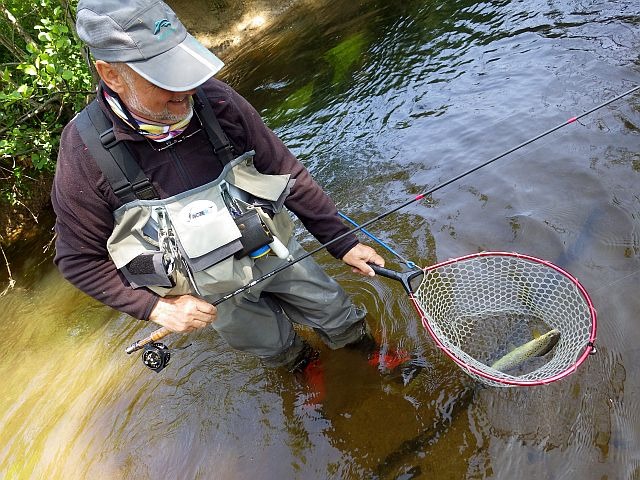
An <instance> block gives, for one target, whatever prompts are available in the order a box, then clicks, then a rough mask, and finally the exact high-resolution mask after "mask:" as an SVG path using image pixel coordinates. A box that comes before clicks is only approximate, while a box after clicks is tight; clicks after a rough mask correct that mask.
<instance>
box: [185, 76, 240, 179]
mask: <svg viewBox="0 0 640 480" xmlns="http://www.w3.org/2000/svg"><path fill="white" fill-rule="evenodd" d="M194 106H195V109H196V110H197V111H198V113H199V114H200V115H201V116H202V123H203V127H204V130H205V132H206V133H207V137H209V142H211V144H212V145H213V152H214V153H215V154H216V156H217V157H218V160H220V163H222V166H223V167H224V166H225V165H226V164H228V163H229V162H230V161H231V160H233V159H234V158H235V155H234V152H233V146H232V145H231V142H230V141H229V139H228V138H227V135H226V134H225V133H224V131H223V130H222V127H221V126H220V122H218V118H217V117H216V114H215V113H213V108H211V104H210V103H209V99H208V98H207V96H206V95H205V93H204V90H202V87H198V88H196V99H195V102H194Z"/></svg>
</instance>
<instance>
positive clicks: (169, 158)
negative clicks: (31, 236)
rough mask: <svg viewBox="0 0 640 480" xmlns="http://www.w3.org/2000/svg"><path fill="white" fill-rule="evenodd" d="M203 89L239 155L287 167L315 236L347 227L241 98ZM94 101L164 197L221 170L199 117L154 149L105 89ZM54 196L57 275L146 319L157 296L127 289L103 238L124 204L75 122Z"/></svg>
mask: <svg viewBox="0 0 640 480" xmlns="http://www.w3.org/2000/svg"><path fill="white" fill-rule="evenodd" d="M203 88H204V91H205V93H206V95H207V97H208V99H209V101H210V103H211V106H212V108H213V111H214V112H215V114H216V116H217V117H218V120H219V121H220V125H221V126H222V129H223V130H224V131H225V133H226V134H227V136H228V137H229V140H230V141H231V143H232V144H233V146H234V149H235V152H236V154H241V153H244V152H246V151H249V150H255V152H256V156H255V158H254V165H255V167H256V168H257V169H258V171H260V172H262V173H267V174H285V173H288V174H291V177H292V178H295V179H296V183H295V185H294V187H293V189H292V191H291V193H290V195H289V197H288V198H287V200H286V202H285V205H286V206H287V207H288V208H289V209H290V210H291V211H293V212H294V213H295V214H296V215H297V216H298V218H299V219H300V220H301V221H302V223H303V224H304V225H305V227H306V228H307V230H309V232H310V233H311V234H313V235H314V236H315V237H316V238H317V239H318V241H320V242H321V243H325V242H327V241H329V240H331V239H333V238H336V237H337V236H339V235H341V234H343V233H345V232H347V231H348V228H347V227H346V226H345V225H344V224H343V223H342V222H341V221H340V219H339V217H338V216H337V210H336V207H335V205H334V203H333V201H332V200H331V199H330V198H329V197H328V196H327V195H326V194H325V193H324V192H323V191H322V189H321V188H320V186H319V185H318V184H317V183H316V182H315V181H314V180H313V179H312V178H311V176H310V175H309V172H308V171H307V170H306V169H305V168H304V166H303V165H302V164H301V163H300V162H299V161H298V160H297V159H296V158H295V157H294V155H293V154H292V153H291V152H290V151H289V150H288V149H287V147H286V146H285V145H284V144H283V143H282V142H281V141H280V139H278V137H277V136H276V135H275V134H274V133H273V132H272V131H271V130H269V129H268V128H267V127H266V126H265V124H264V123H263V121H262V119H261V118H260V115H259V114H258V112H256V110H255V109H254V108H253V107H252V106H251V105H250V104H249V103H248V102H247V101H246V100H245V99H244V98H242V97H241V96H240V95H239V94H238V93H237V92H235V91H234V90H233V89H232V88H231V87H229V86H228V85H226V84H224V83H222V82H221V81H219V80H216V79H211V80H209V81H207V82H206V83H205V84H204V85H203ZM98 101H99V102H100V105H101V107H102V110H103V111H104V112H105V113H106V114H107V116H108V117H109V118H111V120H112V121H113V124H114V132H115V135H116V138H117V139H119V140H126V141H128V144H129V146H130V147H131V148H132V150H133V151H134V152H135V154H136V157H137V159H138V162H139V164H140V166H141V167H142V170H143V171H144V172H145V174H146V175H147V177H148V178H149V180H150V181H151V183H153V185H154V187H155V188H156V191H157V192H158V194H159V196H160V197H161V198H166V197H169V196H172V195H175V194H177V193H180V192H183V191H186V190H189V189H192V188H195V187H198V186H200V185H203V184H205V183H208V182H210V181H213V180H215V179H216V178H217V177H218V176H219V175H220V172H221V170H222V169H221V166H220V162H218V160H217V159H216V158H215V155H214V153H213V148H212V147H211V144H210V143H209V141H208V139H207V137H206V134H205V132H204V131H203V130H200V131H198V130H199V129H200V127H201V126H200V123H199V121H198V119H197V117H196V116H194V118H193V120H192V121H191V123H190V125H189V126H188V127H187V130H186V131H185V132H184V133H183V135H184V136H185V137H186V136H187V135H190V134H192V133H193V132H196V133H195V134H194V135H192V136H190V137H189V138H188V139H186V140H185V141H183V142H181V143H177V144H175V145H174V146H172V147H169V148H167V149H166V150H162V151H157V150H156V149H157V148H158V144H156V145H152V142H151V141H149V140H147V139H145V138H144V137H142V136H141V135H140V134H138V133H136V132H135V131H133V130H132V129H131V128H130V127H128V126H127V125H126V124H124V123H123V122H122V121H121V120H120V119H119V118H117V117H115V115H114V114H113V113H112V112H111V111H110V110H109V108H108V107H107V106H106V105H105V104H104V101H103V100H102V95H98ZM154 147H155V148H154ZM51 201H52V204H53V208H54V210H55V213H56V216H57V217H56V227H55V230H56V256H55V259H54V262H55V263H56V265H57V266H58V268H59V269H60V272H61V273H62V275H63V276H64V277H65V278H66V279H67V280H69V281H70V282H71V283H72V284H74V285H75V286H76V287H77V288H79V289H80V290H82V291H83V292H85V293H87V294H88V295H90V296H92V297H94V298H96V299H97V300H99V301H101V302H102V303H105V304H106V305H109V306H110V307H112V308H115V309H116V310H119V311H121V312H125V313H127V314H129V315H131V316H133V317H136V318H140V319H148V317H149V314H150V313H151V310H152V309H153V307H154V306H155V304H156V302H157V301H158V296H157V295H156V294H155V293H153V292H151V291H150V290H147V289H145V288H140V289H135V290H134V289H132V288H131V287H130V286H129V284H128V283H127V281H126V280H125V279H124V277H123V276H122V275H121V274H120V273H119V271H118V270H117V269H116V268H115V265H114V264H113V262H112V261H111V260H110V259H109V255H108V252H107V239H108V238H109V236H110V235H111V232H112V230H113V226H114V221H113V211H114V210H116V209H117V208H118V207H120V206H121V205H122V203H121V202H120V201H119V200H118V198H117V197H116V196H115V194H114V193H113V190H112V189H111V186H110V185H109V182H108V181H107V180H106V178H105V177H104V175H103V174H102V172H101V171H100V169H99V167H98V165H97V164H96V162H95V161H94V159H93V158H92V157H91V155H89V152H88V150H87V147H86V146H85V145H84V144H83V142H82V140H81V138H80V135H79V133H78V130H77V128H76V126H75V123H74V121H71V122H70V123H69V124H68V125H67V126H66V127H65V129H64V131H63V132H62V138H61V141H60V150H59V152H58V164H57V169H56V174H55V178H54V182H53V188H52V192H51ZM357 242H358V240H357V238H356V237H355V236H354V235H348V236H346V237H345V238H344V239H341V240H340V241H338V242H336V243H335V244H333V245H331V246H330V247H328V250H329V252H330V253H331V254H332V255H333V256H334V257H336V258H342V256H343V255H344V254H345V253H347V252H348V251H349V250H350V249H351V248H352V247H353V246H354V245H355V244H356V243H357Z"/></svg>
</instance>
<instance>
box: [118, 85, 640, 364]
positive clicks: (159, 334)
mask: <svg viewBox="0 0 640 480" xmlns="http://www.w3.org/2000/svg"><path fill="white" fill-rule="evenodd" d="M638 90H640V85H637V86H635V87H633V88H632V89H630V90H627V91H626V92H624V93H622V94H620V95H618V96H616V97H613V98H611V99H609V100H607V101H605V102H602V103H600V104H599V105H596V106H595V107H593V108H591V109H589V110H587V111H585V112H583V113H581V114H579V115H576V116H574V117H571V118H569V119H568V120H566V121H564V122H562V123H560V124H558V125H556V126H555V127H552V128H550V129H548V130H546V131H544V132H542V133H540V134H538V135H536V136H534V137H532V138H530V139H529V140H526V141H524V142H522V143H520V144H518V145H516V146H515V147H512V148H510V149H508V150H506V151H504V152H502V153H500V154H499V155H496V156H495V157H492V158H490V159H489V160H487V161H485V162H483V163H481V164H479V165H477V166H475V167H473V168H471V169H469V170H467V171H465V172H463V173H461V174H459V175H456V176H455V177H453V178H451V179H449V180H447V181H445V182H444V183H441V184H439V185H437V186H436V187H433V188H431V189H429V190H427V191H425V192H423V193H421V194H419V195H417V196H415V197H414V198H412V199H409V200H407V201H405V202H404V203H401V204H400V205H398V206H397V207H394V208H392V209H390V210H388V211H386V212H384V213H382V214H380V215H378V216H376V217H374V218H372V219H371V220H368V221H366V222H364V223H363V224H361V225H358V226H357V227H354V228H352V229H350V230H348V231H347V232H345V233H343V234H342V235H339V236H337V237H335V238H334V239H332V240H329V241H328V242H326V243H323V244H322V245H320V246H319V247H316V248H314V249H313V250H310V251H309V252H307V253H305V254H304V255H301V256H300V257H298V258H295V259H292V260H290V261H288V262H287V263H285V264H283V265H281V266H279V267H277V268H275V269H274V270H272V271H271V272H269V273H266V274H265V275H263V276H262V277H260V278H257V279H255V280H253V281H251V282H250V283H248V284H247V285H245V286H243V287H241V288H239V289H237V290H235V291H233V292H231V293H228V294H226V295H224V296H223V297H221V298H219V299H218V300H216V301H214V302H212V305H214V306H216V305H219V304H220V303H222V302H224V301H226V300H229V299H230V298H232V297H235V296H236V295H238V294H240V293H242V292H244V291H246V290H248V289H250V288H252V287H253V286H255V285H257V284H259V283H262V282H264V281H265V280H267V279H269V278H271V277H272V276H273V275H277V274H278V273H280V272H281V271H283V270H285V269H287V268H289V267H291V266H292V265H295V264H296V263H298V262H301V261H302V260H304V259H306V258H308V257H310V256H312V255H315V254H316V253H318V252H320V251H321V250H324V249H325V248H327V247H328V246H330V245H333V244H334V243H336V242H339V241H340V240H342V239H344V238H345V237H347V236H349V235H352V234H354V233H356V232H359V231H362V230H363V229H365V228H366V227H368V226H369V225H372V224H373V223H375V222H378V221H379V220H382V219H383V218H386V217H388V216H389V215H391V214H393V213H395V212H397V211H399V210H401V209H403V208H405V207H407V206H409V205H411V204H413V203H416V202H419V201H420V200H422V199H424V198H426V197H428V196H430V195H431V194H433V193H434V192H437V191H438V190H441V189H443V188H444V187H446V186H448V185H451V184H452V183H454V182H457V181H458V180H460V179H462V178H464V177H466V176H468V175H471V174H472V173H474V172H477V171H478V170H480V169H481V168H484V167H486V166H488V165H490V164H492V163H494V162H496V161H497V160H500V159H501V158H503V157H506V156H507V155H509V154H510V153H513V152H515V151H517V150H520V149H521V148H524V147H526V146H527V145H529V144H531V143H533V142H536V141H537V140H540V139H541V138H543V137H546V136H547V135H549V134H551V133H553V132H555V131H557V130H560V129H561V128H564V127H566V126H567V125H571V124H572V123H574V122H576V121H577V120H579V119H581V118H583V117H586V116H587V115H590V114H592V113H593V112H595V111H597V110H600V109H601V108H604V107H606V106H607V105H610V104H611V103H614V102H616V101H618V100H620V99H621V98H624V97H626V96H627V95H630V94H632V93H633V92H636V91H638ZM170 333H173V332H172V331H171V330H169V329H168V328H166V327H162V328H159V329H157V330H155V331H154V332H153V333H152V334H151V335H149V336H148V337H146V338H144V339H142V340H138V341H137V342H134V343H133V344H132V345H130V346H129V347H128V348H127V349H126V350H125V351H126V353H128V354H129V353H132V352H135V351H136V350H139V349H141V348H143V347H144V346H145V345H146V344H148V343H151V342H155V341H156V340H159V339H160V338H163V337H165V336H166V335H168V334H170Z"/></svg>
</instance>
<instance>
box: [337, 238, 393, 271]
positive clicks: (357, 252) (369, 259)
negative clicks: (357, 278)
mask: <svg viewBox="0 0 640 480" xmlns="http://www.w3.org/2000/svg"><path fill="white" fill-rule="evenodd" d="M342 261H343V262H344V263H346V264H347V265H351V267H353V268H352V269H351V270H352V271H353V273H359V274H360V275H369V276H370V277H373V276H374V275H375V272H374V271H373V269H372V268H371V267H370V266H369V265H367V263H375V264H376V265H379V266H381V267H384V258H382V257H381V256H380V255H378V254H377V253H376V251H375V250H374V249H373V248H371V247H369V246H368V245H364V244H362V243H358V244H357V245H356V246H355V247H353V248H352V249H351V250H349V251H348V252H347V253H346V254H345V256H344V257H342Z"/></svg>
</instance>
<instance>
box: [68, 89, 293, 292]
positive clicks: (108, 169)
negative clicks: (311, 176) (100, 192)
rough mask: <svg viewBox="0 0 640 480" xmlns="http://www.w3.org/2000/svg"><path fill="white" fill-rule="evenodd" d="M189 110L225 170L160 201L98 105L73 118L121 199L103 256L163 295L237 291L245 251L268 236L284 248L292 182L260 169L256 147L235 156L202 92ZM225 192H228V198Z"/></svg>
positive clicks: (246, 274)
mask: <svg viewBox="0 0 640 480" xmlns="http://www.w3.org/2000/svg"><path fill="white" fill-rule="evenodd" d="M194 107H195V108H196V109H197V111H198V114H199V116H200V118H201V119H202V123H203V128H204V130H205V132H206V133H207V136H208V138H209V141H210V143H211V144H212V146H213V151H214V153H215V154H216V157H217V159H218V161H220V162H221V164H222V166H223V170H222V173H221V175H220V176H219V177H218V179H216V180H214V181H213V182H210V183H208V184H205V185H202V186H200V187H197V188H194V189H192V190H189V191H186V192H183V193H180V194H178V195H175V196H173V197H169V198H165V199H160V198H159V197H158V195H157V192H156V191H155V189H154V188H153V185H152V184H151V182H150V181H149V179H148V178H147V177H146V175H145V174H144V172H142V169H141V168H140V166H139V165H138V162H137V161H136V160H135V157H134V156H133V154H132V152H131V151H130V150H129V149H128V147H127V145H126V142H117V141H115V136H114V135H113V129H112V125H111V122H110V120H109V119H108V118H106V117H105V115H104V113H103V112H102V110H101V109H100V107H99V105H98V104H97V102H95V101H94V102H92V104H90V105H89V106H88V107H87V108H86V109H85V110H83V112H81V113H80V115H79V116H78V118H77V119H76V125H77V128H78V131H79V133H80V135H81V137H82V139H83V141H84V143H85V145H86V146H87V148H88V149H89V150H90V153H91V156H92V157H93V158H94V159H95V161H96V163H97V164H98V166H99V167H100V169H101V170H102V172H103V174H104V175H105V177H106V179H107V180H108V181H109V183H110V184H111V186H112V188H113V190H114V192H115V194H116V195H117V196H118V198H120V200H121V201H122V202H123V205H122V206H121V207H120V208H118V209H117V210H116V211H115V212H114V230H113V233H112V235H111V236H110V238H109V240H108V242H107V249H108V251H109V255H110V257H111V259H112V260H113V262H114V263H115V265H116V267H117V268H118V269H119V270H120V271H121V272H122V273H123V274H124V276H125V278H126V279H127V280H128V282H129V284H130V285H131V286H132V287H133V288H139V287H147V288H149V289H151V290H153V291H155V292H156V293H158V294H159V295H163V296H164V295H180V294H185V293H195V294H200V295H212V294H220V293H226V292H228V291H230V290H232V289H236V288H239V287H241V286H243V285H245V284H247V283H248V282H250V281H251V280H252V279H253V269H252V266H253V259H252V258H250V257H248V256H247V254H249V253H250V252H254V251H255V249H256V247H257V246H263V245H265V244H266V243H265V242H268V241H273V237H274V236H275V237H277V238H278V240H279V241H281V242H282V243H284V244H285V245H286V244H287V243H288V241H289V239H290V237H291V234H292V231H293V224H292V222H291V218H290V216H289V213H288V212H287V211H286V210H284V209H283V204H284V201H285V199H286V197H287V195H288V194H289V191H290V189H291V187H292V185H293V182H294V180H292V179H290V177H289V175H265V174H262V173H260V172H258V171H257V170H256V169H255V167H254V166H253V154H254V152H246V153H244V154H243V155H240V156H239V157H237V158H234V152H233V148H232V146H231V144H230V142H229V140H228V138H227V137H226V135H225V134H224V132H223V131H222V128H221V127H220V125H219V122H218V121H217V118H216V117H215V114H214V113H213V110H212V109H211V106H210V105H209V103H208V100H207V99H206V97H205V96H204V93H203V92H202V91H201V90H200V89H198V91H197V93H196V101H195V102H194ZM229 192H232V193H233V196H232V197H229V198H227V197H228V196H229ZM230 200H231V203H232V205H230V204H229V203H230ZM161 224H162V225H161ZM247 228H251V231H249V230H247ZM243 230H244V231H243ZM260 244H261V245H260Z"/></svg>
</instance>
